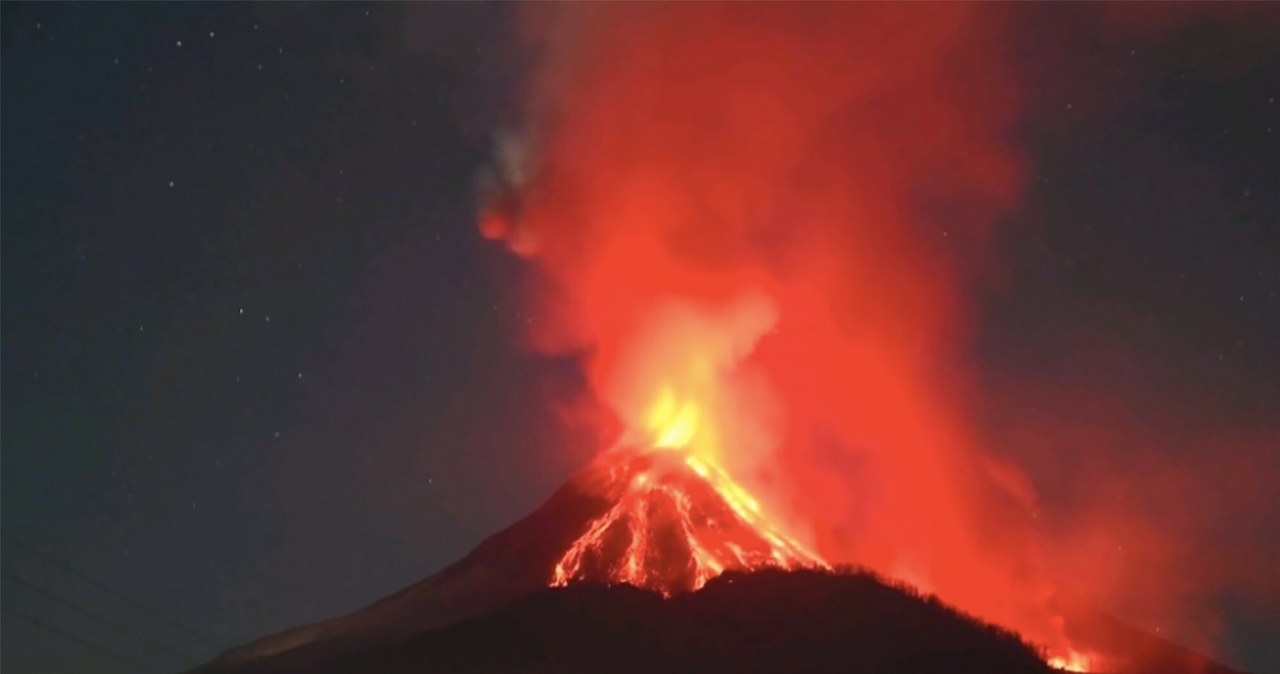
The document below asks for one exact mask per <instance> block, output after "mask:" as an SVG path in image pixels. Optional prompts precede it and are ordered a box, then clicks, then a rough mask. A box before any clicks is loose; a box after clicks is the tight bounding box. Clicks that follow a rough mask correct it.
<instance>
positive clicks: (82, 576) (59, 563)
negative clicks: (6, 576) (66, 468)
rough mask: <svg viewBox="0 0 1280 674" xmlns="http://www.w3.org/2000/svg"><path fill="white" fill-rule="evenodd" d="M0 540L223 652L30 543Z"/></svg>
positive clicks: (2, 537) (213, 642)
mask: <svg viewBox="0 0 1280 674" xmlns="http://www.w3.org/2000/svg"><path fill="white" fill-rule="evenodd" d="M0 540H3V541H6V542H8V543H10V544H12V543H17V544H18V545H19V546H20V547H22V548H25V549H26V550H28V551H30V552H32V553H34V554H35V555H37V556H39V557H42V558H44V559H46V560H48V561H50V562H52V563H53V564H54V565H55V566H57V567H59V568H61V569H62V570H63V571H65V572H66V573H68V574H70V575H72V576H75V577H77V578H79V579H80V580H83V581H84V582H86V583H89V584H90V585H93V586H94V587H97V588H98V589H100V590H102V591H103V592H106V593H107V594H110V595H112V596H114V597H116V598H117V599H120V600H122V601H124V602H126V603H128V604H130V605H131V606H133V607H134V608H136V609H138V610H140V611H142V612H144V613H147V614H149V615H151V616H152V617H154V618H157V619H159V620H162V621H164V622H165V623H166V624H168V625H169V626H170V627H172V628H174V629H176V630H178V631H180V632H183V633H184V634H186V635H187V636H189V637H191V638H193V639H195V640H197V641H199V642H200V643H202V644H203V645H205V646H208V647H210V648H213V649H216V650H219V651H221V650H224V648H225V647H223V646H221V645H219V644H218V643H217V640H216V639H213V638H212V637H209V636H206V635H204V634H201V633H200V632H199V631H197V630H194V629H192V628H190V627H187V626H186V625H184V624H182V623H181V622H180V621H178V620H177V619H175V618H173V617H172V616H168V615H165V614H164V613H161V612H160V611H157V610H156V609H153V608H151V607H150V606H147V605H146V604H143V603H142V602H140V601H138V600H137V599H134V598H133V597H130V596H129V595H127V594H125V593H123V592H121V591H120V590H117V589H115V588H113V587H111V586H110V585H107V584H106V583H103V582H102V581H100V580H98V579H96V578H93V577H92V576H89V575H88V574H86V573H84V572H82V571H79V570H77V569H76V568H75V567H73V566H71V565H70V564H68V563H66V562H64V561H62V560H61V559H59V558H58V557H56V556H54V555H52V554H50V553H48V552H45V551H44V550H41V549H40V548H38V547H36V546H35V545H32V544H31V543H28V542H26V541H24V540H22V539H19V538H14V537H12V536H5V535H0Z"/></svg>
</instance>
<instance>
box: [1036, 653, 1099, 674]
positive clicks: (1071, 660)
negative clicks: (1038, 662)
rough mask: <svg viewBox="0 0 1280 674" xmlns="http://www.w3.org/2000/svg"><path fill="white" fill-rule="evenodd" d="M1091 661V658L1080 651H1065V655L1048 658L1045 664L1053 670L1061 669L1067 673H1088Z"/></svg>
mask: <svg viewBox="0 0 1280 674" xmlns="http://www.w3.org/2000/svg"><path fill="white" fill-rule="evenodd" d="M1092 661H1093V658H1091V657H1089V656H1088V655H1085V654H1084V653H1081V652H1080V651H1076V650H1071V649H1067V652H1066V654H1064V655H1054V656H1050V657H1049V659H1048V661H1047V662H1048V663H1049V666H1050V667H1053V668H1054V669H1061V670H1063V671H1067V672H1088V671H1090V669H1089V667H1090V665H1091V664H1092Z"/></svg>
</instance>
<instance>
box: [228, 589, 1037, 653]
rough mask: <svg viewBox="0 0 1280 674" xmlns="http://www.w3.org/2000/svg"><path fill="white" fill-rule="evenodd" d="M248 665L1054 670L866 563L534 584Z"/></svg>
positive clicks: (1000, 634)
mask: <svg viewBox="0 0 1280 674" xmlns="http://www.w3.org/2000/svg"><path fill="white" fill-rule="evenodd" d="M227 671H235V672H242V673H244V674H250V673H255V674H259V673H260V674H267V673H275V674H285V673H292V672H303V671H305V672H315V673H317V674H338V673H351V674H355V673H357V672H358V673H362V674H390V673H392V672H396V673H399V672H406V673H407V672H415V673H417V672H761V673H763V672H796V673H800V672H865V673H880V672H883V673H886V674H888V673H890V672H892V673H894V674H930V673H934V672H936V673H942V672H948V673H952V674H966V673H969V672H972V673H975V674H977V673H979V672H981V673H984V674H990V673H993V672H1008V673H1010V674H1013V673H1018V672H1027V673H1033V672H1034V673H1037V674H1040V673H1044V672H1049V671H1052V670H1050V669H1049V668H1048V667H1047V666H1046V665H1045V664H1044V663H1043V662H1042V661H1041V660H1040V658H1039V657H1038V656H1037V654H1036V652H1035V650H1034V649H1033V648H1031V647H1030V646H1027V645H1026V644H1023V643H1022V642H1021V641H1020V640H1019V639H1018V637H1017V636H1016V635H1013V634H1011V633H1009V632H1007V631H1004V630H1001V629H999V628H995V627H992V626H989V625H986V624H983V623H980V622H978V621H975V620H973V619H970V618H968V617H966V616H963V615H961V614H959V613H957V612H955V611H954V610H952V609H951V608H949V607H947V606H945V605H943V604H941V603H940V602H937V601H935V600H932V599H926V598H922V597H917V596H914V595H913V594H911V593H909V592H906V591H903V590H901V589H897V588H894V587H890V586H888V585H885V584H884V583H882V582H881V581H879V580H878V579H876V578H875V577H873V576H871V575H868V574H851V575H838V574H831V573H825V572H818V571H792V572H783V571H759V572H755V573H752V574H738V573H728V574H725V575H724V576H721V577H720V578H717V579H715V580H713V581H711V582H710V583H709V584H708V585H707V586H706V587H705V588H704V589H703V590H702V591H699V592H695V593H691V594H685V595H679V596H677V597H674V598H672V599H667V600H664V599H662V598H661V597H660V596H658V595H656V594H652V593H649V592H644V591H641V590H637V589H634V588H630V587H625V586H618V587H604V586H598V585H575V586H570V587H566V588H558V589H546V590H540V591H537V592H535V593H533V594H531V595H528V596H526V597H525V598H523V599H521V600H518V601H516V602H515V603H513V604H510V605H509V606H507V607H505V608H503V609H500V610H498V611H496V612H494V613H491V614H489V615H487V616H484V617H481V618H476V619H473V620H468V621H465V622H462V623H458V624H455V625H451V626H448V627H443V628H440V629H435V630H430V631H427V632H424V633H422V634H419V635H417V636H413V637H409V638H406V639H403V640H401V641H399V642H397V643H394V644H390V645H386V646H382V647H379V648H374V649H370V650H365V651H362V652H355V653H350V654H348V655H345V656H341V657H339V658H337V659H334V660H332V661H328V662H324V663H314V662H304V661H299V660H297V659H295V658H290V657H289V654H284V655H283V656H281V657H276V658H267V659H263V660H259V661H257V662H254V663H245V664H243V665H242V666H240V667H235V668H232V669H228V670H227Z"/></svg>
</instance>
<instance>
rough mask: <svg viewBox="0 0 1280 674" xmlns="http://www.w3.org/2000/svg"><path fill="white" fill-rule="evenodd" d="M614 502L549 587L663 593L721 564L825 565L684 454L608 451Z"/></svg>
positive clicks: (695, 583) (688, 586)
mask: <svg viewBox="0 0 1280 674" xmlns="http://www.w3.org/2000/svg"><path fill="white" fill-rule="evenodd" d="M601 460H603V461H609V462H612V465H610V466H609V473H610V475H611V477H612V483H611V484H610V486H609V487H608V488H607V489H606V491H607V493H608V494H609V496H610V498H613V499H615V500H614V502H613V505H612V506H611V507H610V508H609V510H608V511H607V512H606V513H605V514H604V515H602V516H601V517H599V518H597V519H596V520H594V521H592V522H591V523H590V525H589V526H588V527H587V530H586V531H585V532H584V533H583V534H582V535H581V536H580V537H579V538H578V539H577V540H575V541H574V543H573V545H571V546H570V548H569V550H568V551H567V552H566V553H565V554H564V555H563V556H562V557H561V559H560V560H559V562H558V563H557V564H556V566H555V570H554V573H553V576H552V579H551V584H552V585H555V586H562V585H566V584H568V583H570V582H573V581H594V582H604V583H626V584H629V585H634V586H636V587H640V588H645V589H649V590H654V591H656V592H660V593H662V594H663V595H665V596H669V595H671V594H673V593H676V592H686V591H691V590H696V589H698V588H700V587H702V586H703V585H705V584H706V582H707V581H708V580H710V579H711V578H714V577H716V576H718V575H720V574H721V573H723V572H724V571H725V570H726V569H758V568H764V567H776V568H783V569H795V568H802V567H803V568H826V567H827V564H826V562H824V561H823V560H822V559H821V558H819V557H818V556H817V555H815V554H814V553H812V552H810V551H808V550H806V549H805V548H803V547H802V546H800V545H799V544H798V543H796V542H795V541H793V540H791V539H790V538H788V537H787V536H785V535H784V534H782V533H780V532H779V531H778V530H777V529H775V528H774V527H773V526H772V525H770V524H769V523H768V522H767V521H766V520H765V519H764V517H763V516H762V515H761V513H760V507H759V505H758V504H757V502H756V501H755V499H753V498H752V497H751V496H750V495H749V494H747V492H746V491H745V490H744V489H743V488H742V487H741V486H739V485H738V484H736V483H735V482H734V481H733V480H732V479H731V478H729V476H728V475H727V474H725V472H724V471H722V470H720V469H719V468H716V467H714V466H712V465H710V464H708V463H707V462H706V461H704V460H702V459H699V458H698V457H695V456H693V455H692V454H686V453H685V452H682V451H671V450H670V449H668V448H654V449H650V450H648V451H644V452H635V451H634V450H612V451H610V452H608V453H606V454H605V456H603V457H601Z"/></svg>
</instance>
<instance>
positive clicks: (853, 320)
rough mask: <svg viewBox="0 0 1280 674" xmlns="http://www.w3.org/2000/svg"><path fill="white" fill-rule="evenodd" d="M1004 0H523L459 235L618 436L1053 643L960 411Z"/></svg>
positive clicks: (989, 216)
mask: <svg viewBox="0 0 1280 674" xmlns="http://www.w3.org/2000/svg"><path fill="white" fill-rule="evenodd" d="M1001 11H1002V10H1001V9H1000V8H998V7H970V6H958V5H938V6H930V7H928V8H927V11H925V8H920V7H897V6H887V7H886V6H870V5H816V6H761V5H724V4H691V5H679V6H673V5H661V6H629V5H603V6H575V7H571V8H557V9H552V10H549V11H548V10H547V9H546V8H538V9H537V10H535V11H534V12H533V13H532V15H531V16H529V17H528V24H529V32H530V35H531V36H532V39H533V40H534V41H535V42H536V43H537V44H538V45H540V46H541V52H540V55H541V59H542V60H541V61H540V65H539V70H538V74H537V78H536V81H537V85H536V86H535V87H534V88H533V91H532V92H531V95H530V102H529V114H528V119H527V123H528V128H527V129H526V130H525V132H524V133H523V134H520V135H519V137H518V138H517V139H516V140H514V141H512V140H510V139H508V142H507V143H506V144H505V145H504V148H503V152H502V155H503V156H504V157H505V162H506V163H505V164H504V166H503V167H502V170H501V173H502V176H503V180H502V181H501V182H505V183H506V189H505V191H503V192H500V193H495V195H494V198H493V200H492V201H491V207H490V208H489V209H488V211H487V213H486V214H485V215H484V219H483V221H482V223H481V229H482V231H483V233H484V234H485V235H486V236H488V237H490V238H493V239H500V240H502V241H504V242H505V243H506V244H507V245H509V247H510V248H511V250H513V251H514V252H515V253H517V254H519V255H521V256H524V257H526V258H528V259H529V260H530V261H531V262H532V263H533V264H535V265H536V267H537V269H538V270H539V272H540V274H539V282H538V287H537V288H535V289H531V290H530V291H529V295H530V297H529V301H530V303H531V304H532V305H533V306H532V310H533V312H534V314H533V315H534V317H535V319H534V320H533V321H532V324H531V334H530V339H531V342H532V344H533V345H534V346H535V347H536V348H538V349H540V350H543V351H546V352H549V353H562V354H563V353H573V354H579V355H580V356H581V358H582V364H583V367H584V370H585V371H586V372H587V373H588V376H589V379H590V381H591V383H592V386H593V388H594V391H595V393H596V395H597V396H598V399H599V402H601V403H603V405H604V406H606V407H607V408H608V409H609V410H610V411H612V412H613V413H614V414H615V415H616V416H617V418H618V420H619V421H620V425H621V426H622V428H623V429H624V430H623V431H622V438H621V439H620V441H619V442H620V444H625V445H628V446H634V445H636V444H645V443H646V442H647V443H649V444H653V445H660V446H661V445H668V446H679V447H681V448H683V449H684V450H685V451H688V452H689V453H690V455H691V456H696V457H698V458H699V460H702V461H706V462H708V463H710V464H712V465H715V466H718V467H719V468H722V469H723V470H724V471H725V472H726V473H727V474H729V475H732V476H733V478H734V480H736V481H737V482H738V483H740V484H741V485H742V486H743V488H745V489H746V490H747V491H749V492H750V493H751V494H752V495H754V497H755V498H756V499H758V500H759V501H760V504H761V507H762V509H763V511H764V512H766V513H768V515H769V517H770V519H771V520H772V521H773V522H776V523H779V526H780V528H781V529H783V530H785V531H786V532H787V534H788V535H789V536H790V537H791V538H793V539H795V540H796V541H800V542H802V543H803V544H804V545H805V546H808V547H809V548H811V549H814V550H816V551H817V552H818V553H819V554H820V555H821V556H822V557H823V558H825V559H826V560H829V561H831V562H852V563H857V564H862V565H866V566H869V567H872V568H874V569H876V570H879V571H881V572H884V573H887V574H890V575H892V576H895V577H899V578H902V579H904V580H906V581H908V582H911V583H914V584H917V585H918V586H920V587H921V588H923V589H926V590H929V591H933V592H936V593H938V594H939V595H940V596H941V597H942V598H943V599H944V600H947V601H949V602H952V603H954V604H956V605H957V606H959V607H960V608H961V609H963V610H967V611H969V612H972V613H974V614H976V615H978V616H981V617H984V618H988V619H991V620H993V621H996V622H999V623H1002V624H1005V625H1009V626H1011V627H1014V628H1016V629H1018V630H1020V631H1022V632H1023V633H1024V634H1025V635H1026V636H1027V637H1028V638H1030V639H1033V640H1036V641H1039V642H1041V643H1043V644H1047V645H1049V646H1050V648H1061V647H1065V644H1064V643H1063V642H1062V641H1061V639H1062V637H1061V634H1060V631H1059V628H1058V627H1056V626H1055V624H1054V616H1053V615H1052V614H1051V612H1049V611H1047V610H1046V609H1045V608H1044V600H1045V599H1046V597H1047V595H1048V594H1049V592H1051V589H1052V588H1051V587H1050V586H1049V585H1048V584H1047V583H1045V582H1044V581H1043V580H1042V579H1041V578H1039V577H1038V574H1037V573H1036V568H1037V564H1036V560H1035V554H1034V549H1033V545H1032V542H1031V538H1030V534H1029V527H1027V526H1026V520H1025V519H1024V517H1025V516H1026V514H1027V513H1029V512H1030V510H1031V509H1032V506H1033V500H1034V495H1033V493H1032V492H1031V490H1030V488H1029V487H1028V486H1027V484H1026V480H1025V479H1023V478H1022V477H1021V475H1020V473H1019V472H1018V471H1017V470H1016V469H1013V468H1011V467H1008V466H1002V465H999V464H997V463H996V462H994V461H992V460H991V459H989V458H987V457H984V456H983V455H982V454H981V453H980V452H979V451H978V450H977V449H976V448H975V447H974V443H973V441H972V436H971V433H970V428H969V426H968V425H967V423H966V401H967V400H968V382H967V377H966V371H965V367H964V363H963V361H962V358H961V355H962V353H963V350H964V348H965V347H966V336H967V333H968V332H969V328H970V325H969V318H970V312H969V306H968V303H967V301H966V295H967V293H966V287H967V286H969V285H971V284H972V282H973V281H974V279H973V276H974V274H973V270H974V269H975V268H977V266H978V265H979V264H980V263H981V257H982V251H983V248H984V242H985V241H986V240H987V239H988V235H989V233H990V230H991V228H992V227H993V225H994V223H996V222H997V221H998V220H999V218H1000V217H1001V215H1002V214H1004V213H1005V212H1007V211H1008V210H1009V209H1010V208H1011V207H1012V206H1013V204H1014V202H1015V200H1016V199H1017V197H1018V192H1019V184H1020V180H1021V175H1020V165H1019V161H1018V156H1017V153H1016V152H1015V149H1014V148H1012V147H1011V145H1010V142H1009V134H1010V130H1011V126H1012V123H1013V122H1014V121H1015V119H1016V115H1017V112H1018V96H1017V91H1016V90H1015V86H1014V79H1013V77H1012V76H1011V74H1010V73H1009V71H1008V67H1007V64H1008V56H1007V55H1005V54H1002V53H1001V52H1000V48H999V45H1000V44H1001V43H1002V41H1001V39H1000V36H1001V31H1002V17H1001Z"/></svg>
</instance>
